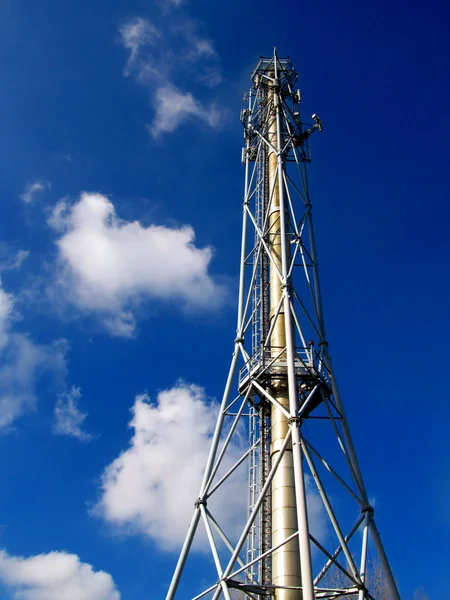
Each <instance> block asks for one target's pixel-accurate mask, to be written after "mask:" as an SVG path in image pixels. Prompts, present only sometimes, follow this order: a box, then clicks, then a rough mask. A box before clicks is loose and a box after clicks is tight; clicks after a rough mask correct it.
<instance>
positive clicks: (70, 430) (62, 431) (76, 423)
mask: <svg viewBox="0 0 450 600" xmlns="http://www.w3.org/2000/svg"><path fill="white" fill-rule="evenodd" d="M80 398H81V390H80V388H77V387H75V386H72V388H71V389H70V390H69V391H68V392H65V393H64V394H62V395H61V396H60V397H59V398H58V400H57V402H56V405H55V420H54V424H53V433H55V434H56V435H68V436H72V437H75V438H78V439H79V440H82V441H85V442H87V441H89V440H91V439H92V435H91V434H90V433H87V432H85V431H83V423H84V421H85V420H86V417H87V413H84V412H82V411H81V410H80V409H79V407H78V400H79V399H80Z"/></svg>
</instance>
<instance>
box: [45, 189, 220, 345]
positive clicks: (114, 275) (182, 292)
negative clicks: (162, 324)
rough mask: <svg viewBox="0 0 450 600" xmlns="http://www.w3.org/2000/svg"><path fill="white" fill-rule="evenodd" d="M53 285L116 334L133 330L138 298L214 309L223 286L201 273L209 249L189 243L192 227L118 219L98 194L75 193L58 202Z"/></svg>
mask: <svg viewBox="0 0 450 600" xmlns="http://www.w3.org/2000/svg"><path fill="white" fill-rule="evenodd" d="M50 222H51V223H52V224H53V226H54V227H56V228H57V231H58V234H59V237H58V239H57V240H56V245H57V248H58V253H59V270H58V276H57V281H56V284H55V286H54V290H53V291H54V292H55V293H56V292H57V291H58V290H59V291H60V295H61V296H64V298H65V299H66V300H69V301H70V302H71V303H72V304H73V305H75V306H76V307H77V308H79V309H80V310H82V311H85V312H88V313H91V314H95V315H96V316H98V317H99V318H100V320H101V322H102V323H103V325H104V326H105V327H106V328H107V329H108V330H109V331H110V332H111V333H112V334H113V335H116V336H122V337H127V336H131V335H133V333H134V329H135V307H136V306H137V305H138V304H139V302H140V301H142V300H155V301H165V302H169V301H173V300H177V301H178V302H179V303H180V304H181V305H182V306H183V307H186V308H190V309H193V308H202V309H211V308H213V309H214V308H217V307H219V306H220V305H221V304H222V301H223V299H224V288H223V287H222V286H220V285H219V284H217V283H216V281H215V280H214V279H213V278H212V277H211V276H210V274H209V265H210V262H211V259H212V255H213V252H212V249H211V248H208V247H207V248H197V247H196V246H195V244H194V239H195V234H194V230H193V229H192V227H189V226H184V227H180V228H170V227H165V226H161V225H150V226H148V227H145V226H143V225H142V224H141V223H139V222H138V221H134V222H127V221H124V220H121V219H119V217H118V216H117V215H116V212H115V209H114V205H113V204H112V203H111V202H110V201H109V200H108V198H106V197H105V196H102V195H101V194H88V193H83V194H82V195H81V198H80V200H79V201H78V202H77V203H76V204H74V205H73V206H68V205H67V204H65V203H64V202H63V203H58V204H57V205H56V207H55V213H54V215H53V217H52V218H51V219H50Z"/></svg>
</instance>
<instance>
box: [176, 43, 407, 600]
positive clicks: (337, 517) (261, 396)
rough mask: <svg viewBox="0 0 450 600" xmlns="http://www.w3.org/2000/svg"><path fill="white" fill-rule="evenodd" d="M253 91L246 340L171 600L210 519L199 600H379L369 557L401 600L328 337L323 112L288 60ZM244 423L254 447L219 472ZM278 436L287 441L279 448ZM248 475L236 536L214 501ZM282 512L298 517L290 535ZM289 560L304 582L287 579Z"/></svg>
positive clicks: (241, 314)
mask: <svg viewBox="0 0 450 600" xmlns="http://www.w3.org/2000/svg"><path fill="white" fill-rule="evenodd" d="M252 81H253V87H252V89H251V90H250V92H249V93H248V95H247V96H246V108H245V109H244V110H243V111H242V114H241V120H242V122H243V125H244V137H245V142H246V146H245V148H244V150H243V155H242V162H243V164H244V165H245V191H244V202H243V225H242V246H241V266H240V280H239V298H238V319H237V334H236V338H235V340H234V351H233V354H232V360H231V366H230V370H229V374H228V378H227V381H226V385H225V390H224V394H223V398H222V402H221V406H220V411H219V415H218V420H217V425H216V429H215V432H214V436H213V439H212V444H211V450H210V454H209V457H208V460H207V464H206V469H205V473H204V477H203V482H202V484H201V488H200V493H199V497H198V499H197V500H196V502H195V506H194V512H193V517H192V521H191V524H190V527H189V530H188V533H187V536H186V540H185V543H184V545H183V548H182V551H181V554H180V557H179V560H178V564H177V566H176V569H175V573H174V576H173V579H172V582H171V585H170V588H169V591H168V593H167V596H166V600H172V599H174V598H175V595H176V592H177V589H178V586H179V582H180V578H181V575H182V572H183V569H184V566H185V563H186V560H187V557H188V554H189V552H190V550H191V546H192V542H193V539H194V536H195V534H196V531H197V528H198V525H199V523H200V521H202V523H203V526H204V528H205V531H206V536H207V539H208V542H209V546H210V551H211V556H212V559H213V562H214V565H215V569H216V572H217V576H216V577H215V578H214V581H212V582H211V584H210V585H207V586H206V587H205V589H203V590H202V591H201V592H200V593H197V595H194V594H193V595H192V596H191V595H190V596H189V597H190V598H192V600H200V598H212V599H213V600H217V599H218V598H220V597H222V596H223V597H224V598H225V600H231V598H232V592H231V590H234V589H239V590H240V591H241V592H242V596H240V597H243V598H244V597H245V598H250V599H256V598H263V597H269V598H276V599H277V600H278V599H280V600H300V599H303V600H313V599H315V598H317V599H319V598H324V599H327V598H330V599H331V598H342V597H349V596H352V597H354V598H356V596H357V597H358V600H374V596H372V595H371V587H370V581H369V580H368V576H367V565H368V555H369V552H370V551H371V549H373V551H374V552H375V551H376V552H377V554H378V557H379V560H380V563H381V566H382V568H383V570H384V574H385V577H386V580H387V583H388V586H389V590H390V594H391V597H392V599H393V600H400V596H399V593H398V591H397V587H396V584H395V581H394V578H393V575H392V572H391V569H390V566H389V563H388V560H387V557H386V554H385V551H384V548H383V545H382V542H381V539H380V535H379V533H378V530H377V527H376V525H375V520H374V510H373V507H372V506H371V505H370V502H369V499H368V496H367V492H366V488H365V486H364V482H363V478H362V475H361V470H360V467H359V464H358V460H357V457H356V453H355V449H354V446H353V442H352V438H351V435H350V430H349V426H348V422H347V419H346V415H345V411H344V407H343V404H342V400H341V396H340V394H339V390H338V388H337V384H336V379H335V377H334V373H333V369H332V365H331V361H330V357H329V353H328V342H327V341H326V336H325V328H324V319H323V310H322V300H321V293H320V285H319V273H318V267H317V258H316V247H315V241H314V230H313V222H312V210H311V202H310V198H309V190H308V181H307V174H306V164H307V163H308V162H310V153H309V146H308V139H309V137H310V135H311V134H312V133H313V132H314V131H316V130H321V128H322V127H321V122H320V119H319V118H318V117H317V116H315V115H313V121H314V123H313V124H312V125H306V124H305V123H303V122H302V121H301V120H300V113H299V103H300V94H299V92H298V91H297V90H296V89H295V88H294V86H295V83H296V81H297V73H296V72H295V69H294V67H293V65H292V63H291V61H290V59H289V58H287V59H282V58H279V57H278V56H277V54H276V51H274V55H273V56H272V57H270V58H261V60H260V62H259V63H258V65H257V67H256V69H255V71H254V72H253V74H252ZM294 278H295V285H294ZM277 340H281V341H282V343H280V342H278V344H277ZM242 423H244V424H245V428H246V430H247V431H248V433H249V445H248V448H247V449H246V451H245V452H243V454H242V456H241V457H240V458H239V460H237V461H236V462H235V463H234V465H233V466H232V467H231V468H228V470H227V471H226V472H225V473H224V474H222V473H221V474H220V476H219V473H220V469H221V466H222V465H223V463H224V461H225V457H226V456H227V452H228V451H229V449H230V447H231V445H232V443H233V439H234V436H235V435H237V431H238V429H239V428H241V427H242ZM275 428H278V429H277V431H278V432H279V431H282V432H283V433H282V435H279V438H278V439H275V433H274V431H275ZM306 428H308V431H306ZM275 446H276V447H275ZM328 457H329V458H328ZM286 465H290V468H289V469H287V467H286ZM246 466H247V468H248V472H249V490H248V514H247V517H246V522H245V524H244V525H243V527H242V530H241V534H240V536H239V537H238V539H232V537H233V536H231V535H229V534H227V532H226V531H224V530H223V529H222V527H221V525H220V515H214V516H213V515H212V514H211V512H210V509H209V508H208V501H209V499H210V498H211V497H212V496H213V495H214V494H216V493H217V491H218V490H219V489H221V488H223V487H224V486H226V485H227V482H228V481H229V480H230V477H231V476H232V474H233V473H234V472H235V471H236V470H237V469H242V468H245V467H246ZM286 470H287V471H290V472H288V473H287V478H286V479H280V477H281V478H282V477H284V476H285V475H283V473H285V472H286ZM281 471H283V473H281V475H280V472H281ZM277 481H278V482H280V481H281V487H280V485H279V483H276V482H277ZM286 482H287V483H286ZM289 482H291V483H289ZM284 485H286V486H287V487H289V486H291V487H292V489H293V494H294V496H293V499H294V502H293V506H290V505H289V506H288V504H289V503H286V502H285V503H284V504H283V502H284V501H283V500H280V499H279V498H280V497H281V496H282V495H283V494H284V492H285V488H284V487H283V486H284ZM280 490H281V491H280ZM272 496H274V497H273V498H272ZM311 497H313V498H314V501H315V502H316V504H317V503H318V502H319V503H320V511H321V513H320V514H321V515H322V517H321V518H322V520H323V522H324V523H326V527H328V532H327V533H326V534H324V527H322V531H321V532H320V535H316V534H315V532H314V531H311V519H310V518H308V510H309V506H308V504H309V503H310V502H311ZM308 498H309V500H308ZM277 507H278V508H277ZM278 510H279V511H281V514H282V515H284V516H285V517H286V520H287V521H288V525H287V526H286V527H285V528H284V529H283V531H284V533H283V537H282V538H280V532H279V531H278V530H277V527H278V526H277V525H276V524H275V520H276V519H279V513H277V511H278ZM284 511H291V512H289V513H288V512H286V514H284ZM316 512H317V511H316ZM286 515H287V516H286ZM284 516H283V518H284ZM282 520H283V519H282ZM326 527H325V528H326ZM292 557H294V559H295V560H294V567H293V568H294V573H293V574H291V575H292V576H291V575H285V571H286V572H287V571H289V569H288V567H286V565H287V564H288V563H289V561H290V560H291V559H292ZM280 562H281V563H283V564H282V566H280ZM284 563H286V564H284ZM332 572H334V575H333V576H332V577H330V573H332ZM336 574H337V575H338V576H336ZM292 581H293V582H294V584H292ZM375 600H376V599H375Z"/></svg>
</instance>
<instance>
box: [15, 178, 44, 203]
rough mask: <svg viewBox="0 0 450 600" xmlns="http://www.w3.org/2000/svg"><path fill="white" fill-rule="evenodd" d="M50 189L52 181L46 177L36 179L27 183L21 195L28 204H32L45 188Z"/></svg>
mask: <svg viewBox="0 0 450 600" xmlns="http://www.w3.org/2000/svg"><path fill="white" fill-rule="evenodd" d="M48 189H50V182H49V181H47V180H45V179H36V181H33V182H32V183H27V185H26V186H25V189H24V191H23V193H22V195H21V196H20V197H21V198H22V200H23V201H24V202H25V203H26V204H31V202H33V200H35V198H36V196H37V195H38V194H40V193H41V192H44V191H45V190H48Z"/></svg>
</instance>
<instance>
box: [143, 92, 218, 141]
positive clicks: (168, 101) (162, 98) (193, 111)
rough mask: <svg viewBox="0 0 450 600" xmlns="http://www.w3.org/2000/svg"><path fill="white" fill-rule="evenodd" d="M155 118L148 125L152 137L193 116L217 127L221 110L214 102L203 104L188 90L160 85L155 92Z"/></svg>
mask: <svg viewBox="0 0 450 600" xmlns="http://www.w3.org/2000/svg"><path fill="white" fill-rule="evenodd" d="M154 100H155V118H154V119H153V123H152V125H149V126H148V129H149V131H150V132H151V134H152V135H153V136H154V137H158V136H159V135H160V134H161V133H163V132H172V131H175V129H177V128H178V127H179V125H181V124H182V123H185V122H186V121H188V120H190V119H192V118H193V117H194V118H197V119H200V120H201V121H204V122H205V123H207V124H208V125H210V127H213V128H215V127H218V126H219V124H220V120H221V115H222V113H221V110H220V108H218V107H217V106H216V105H215V104H210V105H209V106H203V105H202V104H201V103H200V102H199V101H198V100H196V99H195V98H194V96H193V95H192V94H191V93H190V92H185V93H183V92H180V90H178V89H176V88H174V87H172V86H164V87H160V88H159V89H158V90H157V91H156V94H155V99H154Z"/></svg>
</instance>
